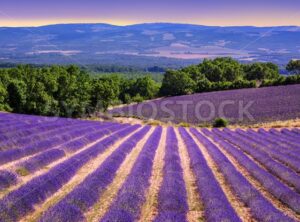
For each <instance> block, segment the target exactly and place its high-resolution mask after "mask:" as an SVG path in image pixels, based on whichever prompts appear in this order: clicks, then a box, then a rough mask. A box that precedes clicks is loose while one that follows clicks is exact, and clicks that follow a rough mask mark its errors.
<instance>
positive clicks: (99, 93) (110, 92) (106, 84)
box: [91, 78, 118, 111]
mask: <svg viewBox="0 0 300 222" xmlns="http://www.w3.org/2000/svg"><path fill="white" fill-rule="evenodd" d="M117 99H118V86H117V85H116V84H113V81H112V80H110V79H108V78H105V79H95V80H94V81H93V83H92V91H91V107H94V110H95V111H106V110H107V108H108V107H109V106H110V105H112V104H113V103H114V101H116V100H117Z"/></svg>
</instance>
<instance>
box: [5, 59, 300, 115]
mask: <svg viewBox="0 0 300 222" xmlns="http://www.w3.org/2000/svg"><path fill="white" fill-rule="evenodd" d="M286 69H287V70H288V71H289V72H290V73H291V74H293V75H290V76H282V75H280V74H279V68H278V66H277V65H275V64H273V63H252V64H241V63H239V62H238V61H236V60H234V59H232V58H216V59H214V60H204V61H203V62H202V63H200V64H198V65H192V66H188V67H185V68H183V69H180V70H168V71H166V72H165V74H164V77H163V81H162V84H159V83H157V82H156V81H154V80H153V78H152V77H151V76H148V75H142V76H137V77H136V76H135V77H134V78H128V77H126V76H125V77H124V76H122V75H95V74H90V73H88V72H87V71H86V70H84V69H81V68H80V67H78V66H75V65H69V66H56V65H53V66H47V67H43V66H41V67H37V66H31V65H19V66H17V67H12V68H2V69H0V110H2V111H12V112H17V113H27V114H36V115H47V116H65V117H82V116H84V115H87V114H93V113H95V112H97V111H106V110H107V109H108V107H109V106H111V105H117V104H129V103H132V102H142V101H144V100H148V99H153V98H157V97H159V96H176V95H185V94H192V93H200V92H209V91H217V90H227V89H240V88H250V87H258V86H271V85H284V84H294V83H300V75H299V74H300V61H299V60H294V61H291V62H289V64H288V65H287V67H286Z"/></svg>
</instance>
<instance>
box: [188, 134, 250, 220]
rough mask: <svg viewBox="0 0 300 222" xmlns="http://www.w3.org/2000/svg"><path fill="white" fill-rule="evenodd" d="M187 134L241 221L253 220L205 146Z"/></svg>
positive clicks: (248, 210)
mask: <svg viewBox="0 0 300 222" xmlns="http://www.w3.org/2000/svg"><path fill="white" fill-rule="evenodd" d="M189 134H190V135H191V136H192V138H193V140H194V141H195V143H196V144H197V145H198V147H199V149H200V150H201V152H202V154H203V157H204V158H205V160H206V162H207V164H208V166H209V168H210V169H211V170H212V172H213V174H214V176H215V178H216V179H217V181H218V183H219V184H220V186H221V188H222V190H223V192H224V193H225V195H226V197H227V199H228V201H229V203H230V204H231V206H232V207H233V209H234V210H235V211H236V213H237V214H238V216H239V217H240V218H241V220H242V221H245V222H246V221H247V222H249V221H255V220H254V219H253V218H252V216H251V213H250V209H249V208H247V207H246V206H245V205H244V204H243V203H242V202H241V201H239V199H238V197H237V196H236V195H235V193H234V192H233V190H231V188H230V186H229V184H228V183H227V182H226V179H225V177H224V176H223V174H222V173H221V171H220V170H219V169H218V167H217V165H216V163H215V162H214V160H213V159H212V158H211V157H210V155H209V154H208V152H207V150H206V148H205V146H204V145H203V144H201V143H200V142H199V141H198V139H197V138H195V136H194V135H193V134H192V133H190V132H189Z"/></svg>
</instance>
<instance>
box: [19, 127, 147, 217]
mask: <svg viewBox="0 0 300 222" xmlns="http://www.w3.org/2000/svg"><path fill="white" fill-rule="evenodd" d="M140 129H141V128H139V129H137V130H135V131H134V132H132V133H130V134H129V135H127V136H126V137H123V138H121V139H120V140H118V141H117V142H116V143H114V144H113V145H112V146H110V147H109V148H108V149H106V150H105V151H104V152H103V153H101V154H99V155H98V156H97V157H96V158H94V159H92V160H91V161H89V162H88V163H87V164H85V165H84V166H83V167H82V168H81V169H80V170H79V171H78V172H77V173H76V174H75V176H74V177H73V178H72V179H71V180H70V181H69V182H68V183H67V184H65V185H64V186H63V187H62V188H61V189H59V191H57V192H56V193H55V194H54V195H52V196H51V197H49V198H48V199H47V200H46V201H45V202H44V203H43V204H41V205H38V206H36V208H35V211H34V212H33V213H32V214H29V215H28V216H27V217H24V218H23V219H22V220H21V221H24V222H27V221H38V219H39V218H40V217H41V216H42V213H43V212H45V211H46V210H47V209H49V208H50V207H52V206H54V205H55V204H56V203H58V202H59V201H60V200H62V199H63V198H64V197H65V196H66V195H67V194H68V193H69V192H71V191H72V190H73V189H74V188H75V187H76V186H77V185H79V184H80V183H81V182H82V181H84V179H85V178H86V177H87V176H88V175H89V174H90V173H92V172H93V171H95V170H96V169H97V168H98V167H99V166H100V165H101V164H102V163H103V162H104V161H105V159H106V158H107V157H108V156H110V155H111V154H112V152H113V151H115V150H116V149H117V148H118V147H119V146H120V145H121V143H122V142H124V141H125V140H126V139H128V138H129V137H130V136H132V135H133V134H134V133H135V132H137V131H138V130H140ZM111 135H112V134H111ZM109 136H110V135H108V136H105V137H104V138H102V139H100V140H99V141H101V140H103V139H105V138H107V137H109ZM99 141H98V142H99ZM96 143H97V142H94V143H92V144H89V145H88V147H90V146H92V145H94V144H96ZM80 151H82V150H80ZM68 158H69V157H67V159H68Z"/></svg>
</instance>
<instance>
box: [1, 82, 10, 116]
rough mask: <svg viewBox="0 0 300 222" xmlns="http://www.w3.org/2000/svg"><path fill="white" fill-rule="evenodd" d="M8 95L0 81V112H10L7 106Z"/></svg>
mask: <svg viewBox="0 0 300 222" xmlns="http://www.w3.org/2000/svg"><path fill="white" fill-rule="evenodd" d="M7 97H8V93H7V90H6V88H5V87H4V85H3V84H2V82H1V81H0V111H10V107H9V105H8V104H7V99H8V98H7Z"/></svg>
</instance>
